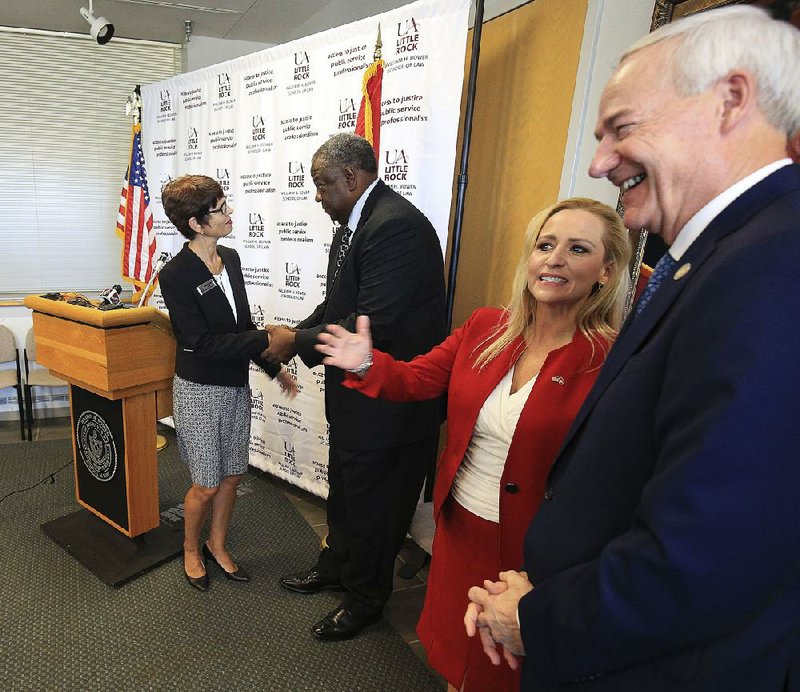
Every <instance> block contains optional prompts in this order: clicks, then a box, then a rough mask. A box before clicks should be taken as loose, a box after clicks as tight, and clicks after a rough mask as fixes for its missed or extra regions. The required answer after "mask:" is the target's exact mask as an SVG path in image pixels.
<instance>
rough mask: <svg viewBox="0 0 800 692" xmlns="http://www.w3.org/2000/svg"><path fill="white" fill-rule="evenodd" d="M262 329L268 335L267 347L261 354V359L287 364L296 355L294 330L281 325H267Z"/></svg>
mask: <svg viewBox="0 0 800 692" xmlns="http://www.w3.org/2000/svg"><path fill="white" fill-rule="evenodd" d="M264 329H266V330H267V333H268V334H269V347H268V348H267V349H266V350H264V351H262V352H261V355H262V357H264V358H267V359H269V360H274V361H278V362H279V363H288V362H289V361H290V360H291V359H292V358H294V357H295V356H296V355H297V349H296V348H295V343H294V339H295V330H294V329H290V328H289V327H286V326H285V325H281V324H268V325H267V326H266V327H264Z"/></svg>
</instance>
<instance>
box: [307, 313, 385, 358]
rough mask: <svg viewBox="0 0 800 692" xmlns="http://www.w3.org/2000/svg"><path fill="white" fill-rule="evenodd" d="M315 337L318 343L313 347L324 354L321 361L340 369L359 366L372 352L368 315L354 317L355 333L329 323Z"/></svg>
mask: <svg viewBox="0 0 800 692" xmlns="http://www.w3.org/2000/svg"><path fill="white" fill-rule="evenodd" d="M325 330H326V331H325V332H321V333H320V334H319V336H318V337H317V340H318V341H319V343H318V344H317V345H316V346H315V347H314V348H316V349H317V351H319V352H320V353H323V354H325V358H324V359H323V360H322V362H323V363H324V364H325V365H333V366H334V367H337V368H341V369H342V370H355V369H357V368H360V367H361V366H362V365H363V364H364V362H365V361H366V359H367V356H368V355H369V354H370V353H371V352H372V334H371V333H370V330H369V317H367V316H366V315H361V316H359V317H358V318H356V333H355V334H353V332H348V331H347V330H346V329H345V328H344V327H340V326H339V325H338V324H329V325H327V326H326V327H325Z"/></svg>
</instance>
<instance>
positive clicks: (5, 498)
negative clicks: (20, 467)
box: [0, 461, 72, 502]
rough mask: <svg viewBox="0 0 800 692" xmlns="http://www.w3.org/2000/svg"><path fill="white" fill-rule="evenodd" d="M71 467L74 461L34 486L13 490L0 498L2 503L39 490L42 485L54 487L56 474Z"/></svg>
mask: <svg viewBox="0 0 800 692" xmlns="http://www.w3.org/2000/svg"><path fill="white" fill-rule="evenodd" d="M69 466H72V461H68V462H67V463H66V464H64V465H63V466H62V467H61V468H59V469H56V470H55V471H53V472H52V473H49V474H48V475H46V476H45V477H44V478H42V479H41V480H39V481H36V483H34V484H33V485H29V486H28V487H27V488H18V489H17V490H12V491H11V492H10V493H7V494H6V495H3V497H0V502H3V501H4V500H7V499H8V498H9V497H11V496H12V495H18V494H19V493H24V492H27V491H28V490H33V489H34V488H37V487H38V486H40V485H42V484H44V483H48V484H50V485H52V484H53V483H55V482H56V474H57V473H61V472H62V471H63V470H64V469H65V468H67V467H69Z"/></svg>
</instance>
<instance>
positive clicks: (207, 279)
mask: <svg viewBox="0 0 800 692" xmlns="http://www.w3.org/2000/svg"><path fill="white" fill-rule="evenodd" d="M161 199H162V202H163V204H164V211H165V212H166V214H167V216H168V217H169V219H170V221H172V223H173V224H175V227H176V228H177V229H178V230H179V231H180V232H181V233H182V234H183V235H184V236H185V237H186V238H188V242H187V243H185V244H184V246H183V249H182V250H181V251H180V252H179V253H178V254H177V255H175V257H173V258H172V260H170V261H169V263H168V264H167V265H166V266H165V267H164V269H163V271H162V272H161V275H160V278H159V282H160V285H161V293H162V295H163V297H164V302H165V303H166V305H167V309H168V310H169V313H170V319H171V320H172V327H173V330H174V332H175V339H176V341H177V349H176V353H175V379H174V381H173V402H174V403H173V417H174V419H175V431H176V434H177V438H178V448H179V450H180V453H181V458H182V459H183V460H184V462H186V464H187V465H188V466H189V469H190V471H191V474H192V486H191V487H190V488H189V491H188V492H187V493H186V498H185V499H184V505H183V514H184V528H185V536H184V544H183V567H184V574H185V576H186V580H187V581H188V582H189V583H190V584H191V585H192V586H193V587H195V588H196V589H199V590H200V591H205V590H206V589H207V588H208V573H207V571H206V564H205V560H204V559H203V558H206V559H208V560H211V561H212V562H214V563H215V564H216V565H217V566H218V567H219V568H220V569H221V570H222V572H223V574H224V575H225V577H227V578H228V579H231V580H233V581H239V582H244V581H248V580H249V576H248V575H247V573H246V572H245V571H244V569H243V568H242V567H241V566H240V565H238V564H237V563H236V561H235V560H234V559H233V557H232V556H231V554H230V553H229V552H228V549H227V547H226V545H225V539H226V536H227V533H228V526H229V524H230V519H231V513H232V512H233V505H234V503H235V501H236V489H237V487H238V486H239V482H240V481H241V478H242V475H243V474H244V473H245V471H246V470H247V464H248V460H249V442H250V387H249V381H248V380H249V363H250V361H253V362H254V363H256V364H257V365H258V366H260V367H261V368H263V369H264V370H265V371H266V372H267V374H268V375H269V376H270V377H272V378H277V380H278V382H279V384H280V386H281V388H282V389H283V391H284V392H285V393H287V394H288V395H289V396H292V397H293V396H294V395H295V394H296V393H297V387H296V383H295V381H294V379H293V378H292V377H291V376H290V375H289V374H288V373H287V372H286V371H285V370H283V369H281V366H280V365H279V364H276V363H273V362H271V361H268V360H265V359H264V358H263V356H262V353H263V352H264V351H265V350H266V349H267V347H268V346H269V337H268V334H267V332H266V331H264V330H261V329H258V328H257V327H256V326H255V324H253V320H252V318H251V316H250V309H249V306H248V301H247V293H246V291H245V285H244V277H243V276H242V267H241V263H240V261H239V255H238V254H237V253H236V251H235V250H233V249H231V248H228V247H225V246H222V245H218V244H217V241H218V240H219V239H220V238H224V237H225V236H227V235H228V234H229V233H230V232H231V230H232V228H233V224H232V221H231V214H232V213H233V209H232V208H231V207H229V206H228V205H227V203H226V201H225V195H224V193H223V191H222V188H221V187H220V185H219V183H218V182H217V181H216V180H213V179H212V178H209V177H207V176H204V175H186V176H183V177H180V178H176V179H175V180H172V181H170V182H169V183H167V185H166V186H165V187H164V189H163V191H162V193H161ZM209 512H210V513H211V526H210V529H209V535H208V540H207V541H206V542H205V543H203V545H202V549H201V547H200V535H201V532H202V530H203V525H204V524H205V520H206V518H207V517H208V515H209Z"/></svg>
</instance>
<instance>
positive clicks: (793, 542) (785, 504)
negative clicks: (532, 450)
mask: <svg viewBox="0 0 800 692" xmlns="http://www.w3.org/2000/svg"><path fill="white" fill-rule="evenodd" d="M682 267H686V268H688V272H687V273H685V274H684V275H683V276H682V278H681V269H680V268H682ZM678 268H679V270H678V272H677V273H676V274H675V275H674V279H673V278H669V277H668V278H667V279H665V281H664V283H663V284H662V285H661V287H660V288H659V290H658V291H657V292H656V294H655V296H654V297H653V299H652V301H651V302H650V303H649V305H648V306H647V308H646V309H645V310H644V312H643V313H642V314H641V315H639V316H638V317H636V318H634V319H633V320H632V321H630V322H629V323H627V324H626V326H625V327H624V328H623V331H622V333H621V334H620V336H619V338H618V339H617V342H616V344H615V345H614V347H613V348H612V351H611V353H610V355H609V357H608V360H607V361H606V365H605V366H604V368H603V370H602V371H601V374H600V376H599V378H598V380H597V383H596V384H595V387H594V388H593V390H592V391H591V392H590V394H589V396H588V398H587V400H586V402H585V404H584V406H583V407H582V409H581V411H580V412H579V414H578V417H577V418H576V420H575V423H574V425H573V428H572V430H571V431H570V433H569V434H568V436H567V440H566V442H565V446H564V448H563V449H562V452H561V453H560V455H559V457H558V459H557V460H556V462H555V465H554V466H553V469H552V471H551V474H550V478H549V481H548V482H549V490H548V492H547V494H546V496H545V497H546V501H545V502H544V503H543V504H542V507H541V508H540V510H539V513H538V514H537V515H536V517H535V518H534V520H533V522H532V523H531V526H530V529H529V531H528V534H527V537H526V543H525V566H526V568H527V571H528V573H529V575H530V578H531V581H532V582H533V584H534V586H535V588H534V590H533V591H532V592H531V593H529V594H528V595H526V596H525V597H524V598H523V599H522V601H521V602H520V611H519V614H520V619H521V625H522V635H523V641H524V643H525V649H526V652H527V654H528V656H527V659H526V661H525V665H524V672H523V685H522V689H523V690H546V689H562V687H561V685H565V684H566V683H568V682H569V681H576V680H578V681H582V684H576V685H572V686H565V687H564V689H569V690H573V689H574V690H592V691H593V692H594V691H595V690H625V691H628V690H631V691H634V690H635V691H639V690H641V691H642V692H645V691H646V692H658V691H660V690H675V691H677V690H680V691H681V692H687V691H700V690H703V691H712V692H715V691H719V692H735V691H741V692H745V691H746V692H769V691H772V690H775V691H776V692H777V691H779V690H784V689H787V690H789V689H790V690H797V689H800V666H798V659H800V509H799V508H800V499H799V497H798V496H800V462H798V455H799V454H800V420H799V419H798V415H799V414H798V412H800V166H796V165H795V166H789V167H787V168H783V169H781V170H779V171H777V172H775V173H773V174H772V175H770V176H769V177H768V178H767V179H765V180H764V181H762V182H761V183H759V184H757V185H756V186H755V187H753V188H751V189H750V190H749V191H747V192H746V193H744V194H743V195H742V196H741V197H739V198H738V199H737V200H735V201H734V202H733V203H732V204H731V205H730V206H728V207H727V208H726V209H725V210H724V211H723V212H722V213H720V214H719V215H718V216H717V218H716V219H714V220H713V221H712V222H711V224H710V225H709V226H708V228H707V229H706V230H705V231H704V232H703V233H702V234H701V235H700V236H699V238H698V239H697V240H696V241H695V242H694V243H693V244H692V245H691V247H690V248H689V250H688V251H687V252H686V254H685V255H684V256H683V257H682V259H681V260H680V261H679V263H678ZM682 271H686V270H685V269H684V270H682ZM790 671H791V672H790Z"/></svg>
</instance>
